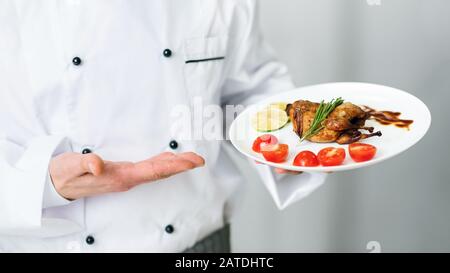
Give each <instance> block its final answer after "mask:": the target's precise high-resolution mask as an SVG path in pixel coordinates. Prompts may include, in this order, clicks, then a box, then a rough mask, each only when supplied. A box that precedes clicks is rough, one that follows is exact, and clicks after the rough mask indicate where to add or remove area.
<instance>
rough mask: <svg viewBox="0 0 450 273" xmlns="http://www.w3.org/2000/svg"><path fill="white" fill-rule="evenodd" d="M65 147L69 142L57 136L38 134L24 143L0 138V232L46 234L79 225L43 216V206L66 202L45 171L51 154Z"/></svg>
mask: <svg viewBox="0 0 450 273" xmlns="http://www.w3.org/2000/svg"><path fill="white" fill-rule="evenodd" d="M67 150H70V144H69V142H68V140H67V139H66V138H64V137H60V136H38V137H35V138H33V139H31V140H30V141H29V142H28V143H26V145H24V146H22V145H20V144H18V143H16V142H14V141H11V140H8V139H6V138H2V139H1V140H0V170H1V171H0V219H1V221H0V234H3V235H28V236H36V237H41V236H42V237H46V236H54V235H56V234H58V235H60V234H61V233H66V232H68V231H72V232H73V231H74V230H76V229H79V226H78V225H76V224H75V223H71V222H70V221H67V220H63V219H59V220H58V219H45V218H43V210H44V209H46V208H51V207H55V206H61V205H67V204H69V203H70V202H69V201H68V200H66V199H64V198H63V197H61V196H59V194H58V193H57V192H56V190H55V189H54V188H53V183H52V182H51V180H50V179H49V174H48V165H49V162H50V160H51V158H52V156H54V155H55V154H57V153H59V152H62V151H67ZM61 228H62V229H61Z"/></svg>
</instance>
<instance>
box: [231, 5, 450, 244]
mask: <svg viewBox="0 0 450 273" xmlns="http://www.w3.org/2000/svg"><path fill="white" fill-rule="evenodd" d="M380 1H381V5H379V6H378V5H369V4H368V2H367V1H366V0H260V3H261V5H260V6H261V7H260V13H261V26H262V29H263V32H264V34H265V37H266V40H267V41H268V42H269V43H270V44H271V45H272V47H273V48H274V49H275V50H276V51H277V53H278V56H279V58H280V59H281V60H282V61H284V62H285V63H287V65H288V66H289V68H290V70H291V73H292V76H293V78H294V80H295V82H296V84H297V85H298V86H305V85H311V84H318V83H324V82H334V81H358V82H372V83H378V84H384V85H388V86H393V87H396V88H399V89H403V90H405V91H408V92H410V93H412V94H414V95H415V96H417V97H419V98H420V99H421V100H423V101H424V102H425V103H426V104H427V105H428V107H429V108H430V110H431V112H432V117H433V122H432V126H431V129H430V131H429V132H428V134H427V135H426V136H425V138H424V139H423V140H421V141H420V142H419V143H418V144H417V145H415V146H414V147H412V148H411V149H409V150H408V151H407V152H405V153H403V154H401V155H399V156H397V157H395V158H393V159H391V160H388V161H386V162H384V163H381V164H378V165H376V166H372V167H368V168H364V169H360V170H355V171H350V172H343V173H336V174H331V175H330V176H329V179H328V181H327V182H326V183H325V185H324V186H322V187H321V188H320V189H318V190H317V191H316V192H314V193H313V194H312V195H310V196H309V197H307V198H306V199H303V200H301V201H300V202H298V203H296V204H294V205H293V206H291V207H289V208H287V209H286V210H284V211H279V210H278V209H277V208H276V207H275V204H274V202H273V201H272V199H271V197H270V196H269V194H268V192H267V191H266V189H265V188H264V187H263V185H262V183H261V182H260V181H259V179H258V177H257V175H256V174H255V173H253V172H250V171H248V170H247V171H245V170H244V171H245V173H244V175H245V176H246V177H247V180H248V183H247V185H246V190H247V192H246V196H245V199H244V200H243V203H242V204H241V207H240V210H239V212H238V214H237V215H236V217H235V218H234V222H233V226H232V243H233V249H234V251H235V252H248V251H262V252H265V251H283V252H284V251H286V252H297V251H300V252H312V251H314V252H315V251H326V252H329V251H339V252H341V251H343V252H368V251H369V250H367V243H368V242H370V241H377V242H379V243H380V245H381V250H382V251H383V252H397V251H407V252H416V251H445V252H447V251H450V213H449V210H450V183H449V177H450V164H449V162H450V148H449V140H448V138H447V134H448V133H450V121H449V120H448V119H450V108H449V107H447V106H448V105H447V104H446V103H447V102H449V101H450V94H449V93H450V1H448V0H426V1H425V0H380ZM369 2H370V1H369ZM236 160H237V161H238V162H239V164H240V165H241V166H245V164H247V162H246V161H245V160H244V159H243V158H242V157H240V156H238V155H237V156H236ZM243 169H248V168H243Z"/></svg>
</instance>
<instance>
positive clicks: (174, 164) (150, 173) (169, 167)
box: [129, 157, 198, 183]
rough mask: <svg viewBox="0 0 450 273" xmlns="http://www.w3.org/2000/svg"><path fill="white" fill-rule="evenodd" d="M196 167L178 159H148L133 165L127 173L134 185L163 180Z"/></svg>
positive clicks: (189, 162) (190, 162) (188, 161)
mask: <svg viewBox="0 0 450 273" xmlns="http://www.w3.org/2000/svg"><path fill="white" fill-rule="evenodd" d="M196 167H198V166H197V165H196V164H195V163H194V162H192V161H190V160H186V159H183V158H180V157H175V158H173V159H168V160H154V159H149V160H145V161H141V162H138V163H136V164H133V167H132V168H131V170H130V172H129V176H130V179H131V180H132V181H134V182H135V183H142V182H146V181H154V180H158V179H164V178H167V177H170V176H172V175H175V174H178V173H181V172H184V171H188V170H191V169H194V168H196Z"/></svg>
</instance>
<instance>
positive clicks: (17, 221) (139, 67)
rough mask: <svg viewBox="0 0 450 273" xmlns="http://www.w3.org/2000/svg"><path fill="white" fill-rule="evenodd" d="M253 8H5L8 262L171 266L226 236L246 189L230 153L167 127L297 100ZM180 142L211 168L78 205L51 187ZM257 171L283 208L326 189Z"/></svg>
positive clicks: (57, 2) (250, 1)
mask: <svg viewBox="0 0 450 273" xmlns="http://www.w3.org/2000/svg"><path fill="white" fill-rule="evenodd" d="M255 2H256V1H255V0H222V1H220V0H208V1H206V0H203V1H201V0H189V1H188V0H152V1H143V0H129V1H128V0H127V1H124V0H46V1H43V0H42V1H30V0H0V249H1V250H2V251H39V252H42V251H44V252H45V251H87V252H90V251H93V252H96V251H151V252H153V251H155V252H156V251H157V252H175V251H182V250H184V249H186V248H187V247H190V246H192V245H193V244H194V243H195V242H197V241H198V240H201V239H202V238H204V237H205V236H207V235H208V234H210V233H211V232H213V231H214V230H216V229H218V228H220V227H222V226H223V225H224V223H225V222H226V221H228V219H229V216H230V215H231V213H232V211H230V209H229V208H231V207H233V202H232V200H234V198H231V197H232V196H235V194H236V192H237V191H238V190H239V185H241V184H242V182H243V181H242V180H243V178H242V177H241V175H240V174H239V173H238V172H237V171H236V168H235V166H234V165H233V163H232V161H231V160H230V159H229V157H228V154H227V153H226V152H225V150H226V149H228V148H225V146H226V145H227V144H226V141H220V140H217V141H212V140H202V139H200V140H199V139H195V140H189V139H185V138H182V137H181V136H179V135H177V131H173V130H170V126H171V124H173V123H174V122H175V121H174V117H172V116H171V115H170V114H169V113H170V111H171V109H173V108H174V107H175V106H177V105H180V104H181V105H192V101H193V100H194V98H198V97H201V98H202V102H203V104H205V105H210V104H217V105H225V104H248V103H250V102H252V101H257V100H258V99H260V98H262V97H264V96H267V95H268V94H270V93H276V92H279V91H284V90H289V89H292V88H293V84H292V82H291V80H290V77H289V75H288V71H287V69H286V67H285V66H284V65H282V64H280V63H279V62H277V61H276V59H274V57H273V56H272V54H271V52H270V50H269V49H268V48H267V46H266V45H265V44H264V42H263V40H262V38H261V35H260V33H259V30H258V25H257V14H256V12H257V11H256V7H255V5H256V3H255ZM167 49H168V50H167ZM76 57H78V58H79V59H77V58H76ZM172 140H175V141H177V143H178V147H177V148H176V149H175V150H173V152H184V151H194V152H197V153H199V154H201V155H202V156H204V158H205V159H206V166H205V167H203V168H199V169H196V170H193V171H190V172H187V173H183V174H180V175H177V176H174V177H171V178H168V179H165V180H164V181H159V182H155V183H149V184H143V185H140V186H138V187H136V188H133V189H132V190H130V191H128V192H122V193H111V194H105V195H101V196H96V197H90V198H83V199H79V200H76V201H72V202H69V201H68V200H66V199H64V198H62V197H61V196H59V195H58V193H57V192H56V191H55V189H54V188H53V185H52V182H51V180H50V179H49V175H48V165H49V161H50V160H51V158H52V157H53V156H55V155H57V154H60V153H63V152H68V151H75V152H81V151H82V150H83V149H86V148H88V149H91V150H92V151H93V152H94V153H97V154H98V155H100V156H101V157H102V158H104V159H105V160H117V161H125V160H126V161H139V160H143V159H146V158H148V157H150V156H153V155H156V154H158V153H161V152H163V151H171V148H170V147H169V142H170V141H172ZM256 168H257V169H258V170H259V172H260V173H261V177H262V181H263V183H264V184H265V186H266V187H267V188H268V190H269V191H270V193H271V195H272V196H273V197H274V199H275V202H276V205H278V207H280V208H284V207H285V206H287V205H288V204H290V203H292V202H294V201H296V200H299V199H301V198H303V197H304V196H306V195H308V194H309V193H310V192H312V191H313V190H315V189H316V188H317V187H318V186H320V185H321V184H322V183H323V181H324V179H325V176H324V175H322V174H302V175H298V176H287V175H286V176H276V175H274V174H273V173H272V171H271V170H270V168H269V167H267V166H262V165H261V166H257V167H256ZM168 226H169V228H168ZM88 236H91V237H90V239H91V240H90V243H92V244H87V243H86V238H87V237H88ZM92 239H95V240H92ZM88 241H89V240H88Z"/></svg>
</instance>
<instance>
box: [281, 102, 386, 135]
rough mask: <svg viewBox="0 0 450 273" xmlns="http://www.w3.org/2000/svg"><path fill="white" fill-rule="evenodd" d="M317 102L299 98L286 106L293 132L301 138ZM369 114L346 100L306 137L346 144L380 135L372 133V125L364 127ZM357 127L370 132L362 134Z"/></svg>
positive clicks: (315, 109) (309, 122) (309, 123)
mask: <svg viewBox="0 0 450 273" xmlns="http://www.w3.org/2000/svg"><path fill="white" fill-rule="evenodd" d="M319 105H320V104H319V103H315V102H310V101H307V100H299V101H296V102H294V103H293V104H289V105H288V106H287V108H286V112H287V113H288V115H289V117H290V119H291V121H292V124H293V127H294V132H295V133H296V134H297V135H298V136H299V137H300V138H301V137H302V135H303V134H304V133H305V132H306V131H308V129H309V128H310V127H311V123H312V122H313V120H314V116H315V114H316V111H317V108H318V107H319ZM369 116H370V114H369V113H367V112H365V111H364V110H362V109H361V108H360V107H358V106H356V105H354V104H352V103H350V102H346V103H343V104H341V105H339V106H337V107H336V108H335V109H334V110H333V111H332V112H331V113H330V114H329V115H328V117H327V118H326V119H325V120H324V121H323V123H322V126H323V127H324V128H323V129H322V130H320V131H319V132H318V133H317V134H316V135H313V136H311V137H309V138H308V140H309V141H312V142H337V143H339V144H348V143H352V142H356V141H358V140H360V139H364V138H368V137H371V136H381V132H376V133H373V130H374V128H373V127H365V123H366V120H367V119H368V118H369ZM359 129H364V130H367V131H369V132H370V134H363V133H361V132H360V131H359Z"/></svg>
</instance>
